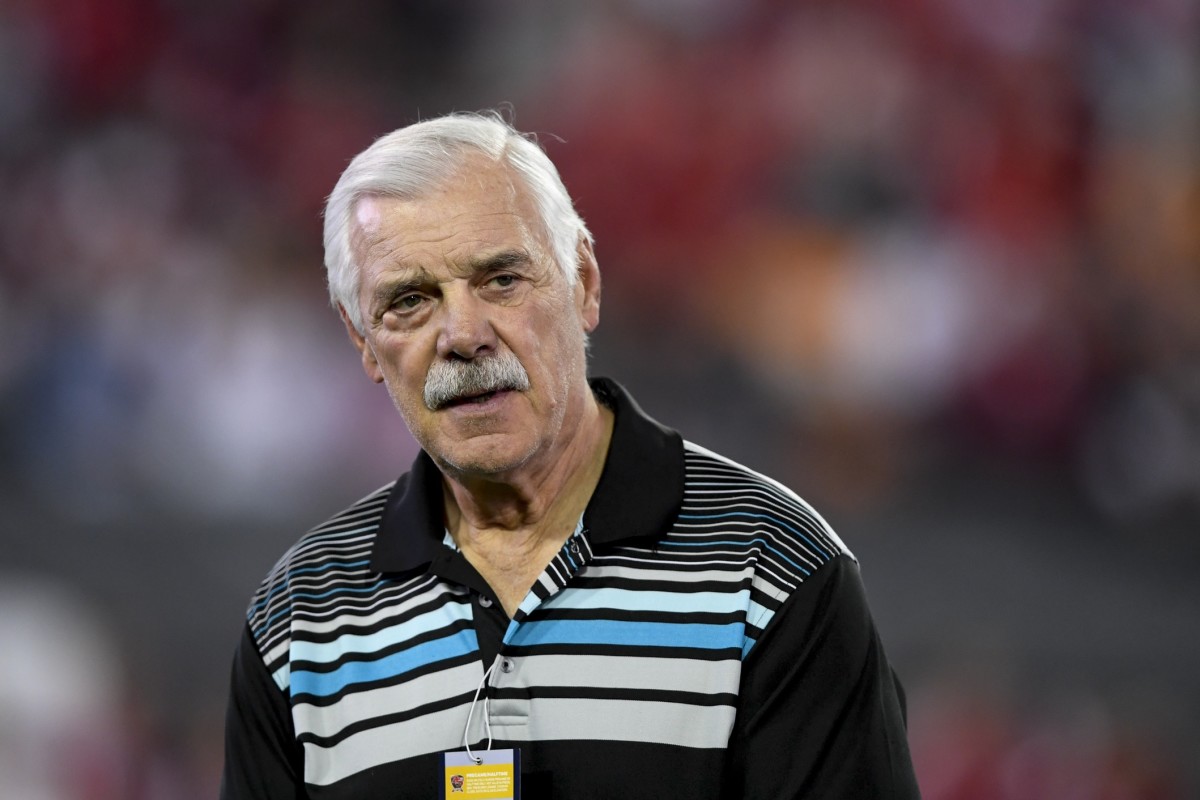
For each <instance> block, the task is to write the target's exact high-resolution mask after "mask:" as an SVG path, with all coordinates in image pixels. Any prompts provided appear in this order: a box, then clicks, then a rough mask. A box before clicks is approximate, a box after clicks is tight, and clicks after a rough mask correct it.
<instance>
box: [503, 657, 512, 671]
mask: <svg viewBox="0 0 1200 800" xmlns="http://www.w3.org/2000/svg"><path fill="white" fill-rule="evenodd" d="M500 671H501V672H512V671H513V662H512V659H510V658H505V659H503V660H501V662H500Z"/></svg>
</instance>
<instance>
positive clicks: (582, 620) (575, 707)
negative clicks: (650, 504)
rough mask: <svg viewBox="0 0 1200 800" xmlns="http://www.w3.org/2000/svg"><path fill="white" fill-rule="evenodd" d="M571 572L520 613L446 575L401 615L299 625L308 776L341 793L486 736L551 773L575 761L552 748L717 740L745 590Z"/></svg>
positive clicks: (696, 748)
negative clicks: (682, 587)
mask: <svg viewBox="0 0 1200 800" xmlns="http://www.w3.org/2000/svg"><path fill="white" fill-rule="evenodd" d="M577 583H578V585H574V583H572V584H571V585H567V586H565V587H562V588H561V589H560V590H559V591H556V592H554V593H553V594H551V595H549V596H548V597H545V598H540V597H539V598H535V601H530V602H528V603H525V604H522V605H523V607H524V608H525V609H526V612H527V613H522V614H519V615H518V618H517V619H516V620H515V621H510V620H508V618H507V617H506V615H505V614H504V613H503V611H502V610H501V609H499V608H498V606H497V603H496V602H495V600H494V599H492V598H490V597H489V596H488V595H486V594H483V593H480V592H476V591H473V590H471V589H468V588H466V587H462V586H442V587H440V589H441V591H439V592H437V593H431V597H430V598H429V599H428V601H427V602H421V601H420V598H416V599H415V601H414V602H410V603H409V604H408V605H407V606H406V607H405V608H403V609H400V610H398V611H397V613H395V614H389V613H386V612H383V611H381V610H379V609H374V610H371V609H366V610H364V612H363V614H362V618H361V619H360V620H357V621H356V620H354V619H352V618H351V615H342V617H341V618H340V619H339V620H338V623H337V625H336V627H335V628H333V629H330V630H328V631H327V632H325V633H324V635H314V634H315V631H311V630H310V631H297V632H294V636H293V640H292V646H291V647H292V650H291V664H290V668H291V693H292V715H293V720H294V724H295V730H296V735H297V738H298V740H299V742H300V743H301V744H302V746H303V749H304V753H305V759H304V761H305V782H306V783H308V784H309V785H310V787H316V786H329V787H330V788H333V787H335V786H337V785H339V784H341V785H345V784H344V783H343V782H345V781H348V780H351V779H354V776H358V775H360V773H366V774H370V773H372V772H377V771H378V770H380V769H385V768H388V765H397V764H401V763H413V764H416V763H424V762H425V761H427V760H428V757H430V756H433V755H437V754H440V753H441V752H444V751H450V750H461V749H462V748H463V746H464V743H466V744H469V745H471V746H472V747H486V746H487V742H488V740H489V738H490V739H491V740H492V743H493V746H494V747H501V746H503V747H521V748H523V750H524V751H525V752H526V753H527V766H530V767H533V766H536V767H537V770H538V771H540V772H545V773H550V772H554V771H555V770H556V769H559V768H566V766H567V765H566V764H563V765H557V764H555V763H554V759H555V755H554V753H555V752H556V747H557V745H552V744H549V743H559V744H562V743H567V742H573V743H576V745H577V747H576V748H575V749H574V750H573V751H572V752H576V753H580V752H584V751H585V750H586V751H587V752H589V753H590V752H607V748H612V747H616V746H622V747H633V748H634V749H635V750H636V751H637V752H639V753H645V752H649V751H650V750H655V749H656V748H660V747H665V748H667V749H668V751H669V752H676V751H680V752H683V751H681V750H680V748H682V749H683V750H685V751H688V752H689V753H690V755H695V754H698V753H703V752H706V753H715V752H721V751H723V749H724V748H725V747H726V745H727V743H728V737H729V733H730V731H731V729H732V726H733V721H734V716H735V711H736V702H737V694H738V686H739V682H740V676H741V652H742V646H743V642H744V616H745V614H744V608H743V605H744V604H743V603H742V600H741V599H740V595H739V594H738V593H737V592H711V591H709V592H691V593H688V594H692V595H694V596H692V597H679V596H671V595H672V594H677V593H672V592H665V591H663V590H662V589H658V590H655V589H650V588H641V589H634V588H629V587H628V586H624V585H622V584H621V583H620V582H615V583H614V582H612V581H606V580H602V579H593V578H588V577H587V576H586V575H581V576H578V580H577ZM579 748H583V750H580V749H579ZM587 748H599V750H588V749H587ZM412 759H416V761H412ZM610 766H612V767H617V765H615V764H610ZM577 772H578V770H576V773H577ZM573 774H574V773H573ZM352 782H357V779H354V780H352ZM392 796H396V795H392Z"/></svg>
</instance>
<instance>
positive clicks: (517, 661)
mask: <svg viewBox="0 0 1200 800" xmlns="http://www.w3.org/2000/svg"><path fill="white" fill-rule="evenodd" d="M591 559H592V548H591V544H590V542H589V541H588V536H587V530H586V529H585V528H583V526H582V524H580V525H579V526H577V527H576V530H575V533H574V534H572V535H571V537H570V538H568V539H567V541H566V542H565V543H564V544H563V546H562V548H561V549H560V550H559V551H558V553H556V554H555V556H554V558H552V559H551V560H550V563H549V564H547V565H546V569H545V570H543V571H542V574H541V575H540V576H539V577H538V580H537V581H536V582H535V583H534V585H533V587H532V588H531V589H530V591H529V594H527V595H526V596H525V599H524V600H523V601H522V602H521V605H520V606H519V607H518V608H517V611H516V613H515V614H514V615H513V618H512V620H511V621H510V622H509V624H508V629H507V631H505V634H504V638H503V639H502V640H501V643H500V650H499V653H498V654H497V656H496V658H495V660H494V662H493V664H492V665H491V666H492V670H491V674H490V675H489V677H488V681H487V693H488V705H489V716H490V721H491V727H492V732H493V735H494V736H495V738H496V739H500V740H515V741H521V740H526V739H528V738H530V737H529V736H528V735H527V733H526V731H527V729H528V725H529V720H530V717H531V715H532V710H531V702H532V698H533V696H534V695H535V694H536V693H537V692H536V689H537V686H536V685H534V682H533V681H532V680H531V679H530V676H529V670H527V669H526V668H525V667H526V664H527V662H528V660H529V659H530V658H531V656H529V655H526V654H525V648H523V647H520V646H517V645H514V644H513V642H514V640H515V639H516V638H517V635H518V633H521V634H522V636H521V638H522V639H528V638H529V636H528V634H529V633H530V631H529V630H528V628H529V627H530V626H536V625H538V624H539V620H538V618H537V617H536V615H535V614H534V612H535V611H536V610H537V609H538V607H540V606H541V605H542V604H543V603H545V602H547V601H548V600H550V599H551V598H552V597H554V596H555V595H557V594H558V593H559V592H560V591H562V590H563V589H565V588H566V587H567V586H568V584H569V583H570V582H571V579H572V578H574V577H575V575H577V574H578V573H579V572H580V571H581V570H583V568H584V567H586V566H587V564H588V562H590V561H591Z"/></svg>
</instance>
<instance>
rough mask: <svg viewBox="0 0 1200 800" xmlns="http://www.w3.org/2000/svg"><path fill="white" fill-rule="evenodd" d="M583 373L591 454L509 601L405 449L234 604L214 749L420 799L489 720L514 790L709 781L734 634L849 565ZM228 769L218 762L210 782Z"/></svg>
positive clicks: (720, 779)
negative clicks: (221, 745) (226, 685)
mask: <svg viewBox="0 0 1200 800" xmlns="http://www.w3.org/2000/svg"><path fill="white" fill-rule="evenodd" d="M593 391H595V393H596V394H597V396H598V398H599V399H600V400H601V401H602V402H604V403H605V404H606V405H607V406H608V407H610V408H612V409H613V410H614V412H615V423H614V429H613V437H612V442H611V445H610V449H609V454H608V457H607V461H606V463H605V467H604V471H603V474H602V476H601V478H600V481H599V483H598V485H597V488H596V490H595V493H594V495H593V497H592V499H591V501H590V502H589V504H588V506H587V509H586V511H585V512H584V514H583V517H582V518H581V520H580V523H579V525H578V526H577V528H576V530H575V532H574V534H573V535H571V536H570V537H569V538H568V539H567V541H566V542H565V543H564V545H563V547H562V549H561V550H560V551H559V552H558V553H557V554H556V555H555V557H554V558H553V559H552V560H551V562H550V563H549V565H548V566H547V567H546V569H545V570H544V572H543V573H542V574H541V576H540V577H539V578H538V580H537V582H536V583H535V584H534V585H533V588H532V589H531V591H530V592H529V594H528V595H527V596H526V597H525V599H524V601H523V602H522V603H521V605H520V607H519V609H518V610H517V612H516V613H515V614H514V616H513V617H512V619H511V620H510V619H508V617H507V616H506V614H505V613H504V611H503V610H502V608H501V606H500V603H499V602H498V601H497V600H496V598H495V595H494V594H493V592H492V591H491V589H490V587H488V585H487V584H486V583H485V582H484V581H483V579H482V578H481V577H480V576H479V574H478V573H477V572H476V571H475V570H474V568H473V567H471V565H470V564H469V563H468V562H467V560H466V559H465V558H464V557H463V556H462V554H461V553H459V552H458V551H457V550H456V549H455V547H454V544H453V541H452V540H451V539H450V537H449V535H448V534H447V532H446V530H445V527H444V522H443V512H442V508H443V490H442V477H441V474H440V473H439V472H438V470H437V468H436V466H435V465H434V463H433V462H432V460H431V459H430V458H429V457H428V456H427V455H425V454H421V455H420V456H419V457H418V458H417V461H416V463H415V464H414V466H413V468H412V470H411V471H410V472H409V473H407V474H406V475H404V476H403V477H401V478H400V479H399V480H398V481H397V482H395V483H394V484H391V485H388V486H386V487H384V488H382V489H380V490H378V491H376V492H375V493H373V494H371V495H368V496H367V497H365V498H363V499H362V500H360V501H359V502H357V503H355V504H354V505H352V506H351V507H350V508H348V509H346V510H345V511H343V512H342V513H340V514H338V515H337V516H335V517H333V518H332V519H330V520H329V521H328V522H326V523H325V524H323V525H321V526H319V527H317V528H315V529H313V530H312V531H310V532H309V533H308V534H306V535H305V536H304V537H303V538H302V539H301V540H300V541H299V542H298V543H297V544H296V545H295V546H294V547H292V548H291V549H290V550H289V551H288V552H287V553H286V554H285V555H284V557H283V558H282V559H281V560H280V561H279V562H278V564H277V565H276V566H275V567H274V569H273V570H272V571H271V572H270V574H269V575H268V576H267V578H266V580H265V581H264V582H263V584H262V585H261V587H260V588H259V590H258V591H257V593H256V594H255V595H254V597H253V600H252V603H251V605H250V608H249V612H248V617H247V622H248V624H247V632H246V636H245V639H244V641H243V643H242V646H241V647H240V649H239V655H238V661H239V664H238V665H237V666H236V667H235V680H234V683H235V686H234V695H233V701H232V702H233V705H232V706H231V713H230V723H229V725H230V728H231V732H230V737H231V741H232V742H235V743H240V744H233V745H231V747H234V748H235V750H236V748H237V747H239V746H240V747H242V748H243V749H245V750H247V751H250V752H243V753H237V752H232V751H231V753H230V755H229V759H230V760H237V759H239V758H245V759H247V760H250V759H253V758H258V759H274V760H276V761H278V762H279V763H280V766H279V768H278V769H279V771H280V773H281V774H290V775H291V778H290V779H291V780H293V781H295V782H296V783H297V784H301V783H302V784H303V785H304V791H306V792H307V796H311V797H321V798H350V797H354V798H374V797H381V798H382V797H389V798H390V797H426V796H428V797H438V796H440V786H441V784H440V780H441V778H440V775H441V773H440V771H439V767H440V763H441V761H440V758H441V754H442V753H444V752H446V751H454V750H461V749H463V746H464V742H466V743H467V744H469V745H471V747H472V748H473V749H482V748H486V747H487V746H488V743H489V738H490V741H491V746H492V747H493V748H499V747H517V748H520V749H521V751H522V761H523V764H524V767H525V770H526V773H525V787H526V796H527V797H533V796H555V797H614V796H623V797H638V796H646V797H659V796H668V795H663V794H658V793H656V792H667V793H668V794H669V795H673V796H683V797H706V796H718V794H719V793H720V792H721V791H722V789H721V787H722V785H731V783H730V781H731V778H730V776H729V774H728V771H729V765H728V763H727V761H728V759H727V753H728V751H729V750H730V749H731V748H732V747H735V746H736V742H734V741H732V739H734V738H736V737H737V736H738V733H737V732H736V730H735V728H736V723H737V722H738V714H739V705H740V704H741V702H742V692H743V683H744V681H745V680H746V675H745V674H744V673H745V672H746V671H747V670H749V669H751V668H752V667H753V665H754V664H755V663H756V661H759V660H766V657H765V656H764V657H763V658H762V659H758V658H756V648H758V647H760V646H762V645H761V642H762V640H763V638H764V635H765V633H766V632H769V631H771V629H772V622H773V620H775V619H776V617H777V614H778V612H779V611H780V609H781V607H782V606H784V604H785V603H787V601H788V600H789V598H790V597H791V596H792V595H793V593H795V592H796V591H797V589H798V587H801V586H802V585H804V584H805V582H806V581H809V580H810V579H811V578H812V576H814V575H815V574H817V573H820V572H822V571H832V570H826V569H825V568H826V566H827V565H829V564H830V563H831V562H833V561H835V560H836V561H839V562H846V563H844V564H842V565H841V566H840V567H839V569H842V570H845V569H853V562H852V561H851V557H850V556H849V554H848V552H847V550H846V548H845V547H844V545H843V544H842V542H841V541H840V540H839V539H838V537H837V536H836V535H835V534H834V533H833V532H832V531H831V530H830V528H829V526H828V525H826V523H825V522H824V521H823V520H822V519H821V517H820V516H818V514H817V513H816V512H815V511H814V510H813V509H812V508H810V507H809V506H808V505H807V504H806V503H805V502H804V501H802V500H801V499H799V498H798V497H797V496H796V495H795V494H793V493H792V492H791V491H789V490H788V489H786V488H785V487H783V486H782V485H780V484H779V483H777V482H775V481H774V480H771V479H770V478H767V477H765V476H763V475H760V474H758V473H756V472H753V471H751V470H749V469H747V468H746V467H744V466H741V465H739V464H736V463H734V462H732V461H730V460H728V459H726V458H723V457H721V456H719V455H716V454H714V453H712V452H709V451H708V450H705V449H704V448H702V447H699V446H697V445H695V444H692V443H690V442H686V441H684V440H683V439H682V438H681V437H680V436H679V435H678V434H677V433H675V432H673V431H671V430H669V429H666V428H664V427H662V426H660V425H659V424H658V423H656V422H654V421H653V420H651V419H650V418H649V417H647V416H646V415H645V414H644V413H643V412H642V411H641V410H640V409H639V408H638V407H637V406H636V404H635V403H634V401H633V400H632V399H631V398H630V397H629V396H628V395H627V394H626V393H625V391H624V390H623V389H621V387H619V386H618V385H617V384H615V383H614V382H611V381H608V380H603V379H600V380H595V381H593ZM855 574H856V571H855ZM814 604H816V605H819V604H817V603H815V601H814ZM864 608H865V606H864ZM805 613H806V614H810V613H811V612H808V611H806V612H805ZM866 624H867V626H868V627H869V625H870V621H869V617H868V618H867V620H866ZM808 629H809V628H805V630H808ZM872 635H873V631H872ZM777 638H780V639H781V640H786V639H789V638H791V637H790V636H784V635H783V634H780V635H779V636H778V637H777ZM803 644H804V643H803V642H800V646H803ZM772 646H774V645H772ZM779 647H780V648H781V649H782V648H783V647H784V645H783V644H780V645H779ZM788 647H789V648H792V649H794V647H793V645H791V644H789V645H788ZM799 656H800V651H797V652H794V653H790V654H789V653H781V659H780V663H781V664H782V665H783V666H781V667H770V669H786V668H787V666H786V665H787V664H789V663H791V660H795V659H796V658H799ZM763 669H768V668H767V667H764V668H763ZM239 674H240V675H241V677H240V678H239ZM889 676H890V672H889ZM239 682H240V687H239ZM768 691H769V687H768V688H767V689H764V694H765V693H766V692H768ZM813 691H814V692H819V691H821V687H820V686H814V687H813ZM265 695H272V696H270V697H268V696H265ZM239 703H240V710H237V709H235V708H234V706H238V705H239ZM256 716H257V717H262V718H265V719H270V720H273V722H272V725H273V726H274V728H277V729H278V731H277V735H276V738H277V739H278V740H279V741H277V742H274V743H273V744H271V746H270V748H268V749H269V750H270V751H271V752H266V750H264V752H262V753H257V752H254V751H255V750H256V749H258V748H264V747H266V745H265V744H264V740H263V737H262V736H259V735H258V734H256V733H255V732H254V731H249V730H241V729H240V728H239V727H238V726H243V727H249V726H251V725H254V724H257V725H260V726H261V725H263V724H264V723H262V722H261V721H260V722H258V723H254V722H252V721H250V722H248V721H246V720H247V719H251V718H253V717H256ZM243 718H245V719H243ZM468 718H469V719H470V727H469V728H468ZM266 738H267V739H269V738H270V737H266ZM232 769H233V772H236V771H237V770H238V769H243V767H240V766H238V765H236V764H234V765H232ZM244 769H245V770H248V771H249V772H253V770H254V767H253V766H251V767H244ZM245 780H246V781H250V782H251V783H252V782H253V781H254V780H261V781H263V782H264V783H263V786H261V787H259V788H258V789H254V790H253V791H252V792H251V793H252V794H254V796H264V797H265V796H280V797H283V796H287V797H294V796H296V795H295V794H289V793H287V791H280V792H279V793H278V794H277V795H271V794H270V792H273V791H275V789H278V788H280V787H279V786H276V785H275V784H276V783H278V780H277V776H276V777H274V778H272V777H262V776H260V777H258V778H247V779H245ZM239 782H244V781H243V779H242V778H239V777H238V776H237V775H236V774H234V775H231V765H229V764H227V771H226V778H225V783H226V792H227V794H226V795H225V796H227V797H233V796H241V795H239V794H237V791H236V789H235V786H237V785H239ZM268 783H270V784H272V785H271V787H268V786H267V785H266V784H268ZM246 785H249V784H246ZM681 792H682V793H681Z"/></svg>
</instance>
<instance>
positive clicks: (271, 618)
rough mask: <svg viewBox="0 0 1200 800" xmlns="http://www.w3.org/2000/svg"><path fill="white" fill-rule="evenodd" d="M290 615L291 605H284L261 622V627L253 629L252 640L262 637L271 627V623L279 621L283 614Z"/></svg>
mask: <svg viewBox="0 0 1200 800" xmlns="http://www.w3.org/2000/svg"><path fill="white" fill-rule="evenodd" d="M290 613H292V606H291V604H288V605H285V606H284V607H283V608H281V609H279V610H278V611H276V612H275V613H274V614H272V615H271V616H269V617H267V618H266V619H265V620H264V621H263V624H262V625H259V626H258V627H257V628H255V629H254V638H255V639H257V638H259V637H260V636H262V635H263V634H264V633H266V632H267V629H268V628H270V627H271V623H272V622H274V621H275V620H277V619H279V618H280V617H282V616H283V615H284V614H290Z"/></svg>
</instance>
